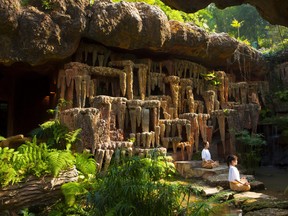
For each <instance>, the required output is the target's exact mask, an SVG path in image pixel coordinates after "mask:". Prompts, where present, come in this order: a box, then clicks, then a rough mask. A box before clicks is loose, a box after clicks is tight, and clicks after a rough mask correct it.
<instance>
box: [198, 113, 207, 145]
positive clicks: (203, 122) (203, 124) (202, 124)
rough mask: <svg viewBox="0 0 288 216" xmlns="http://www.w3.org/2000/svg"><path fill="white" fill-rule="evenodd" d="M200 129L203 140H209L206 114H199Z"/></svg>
mask: <svg viewBox="0 0 288 216" xmlns="http://www.w3.org/2000/svg"><path fill="white" fill-rule="evenodd" d="M198 122H199V129H200V133H201V137H202V139H203V141H207V134H206V114H202V113H201V114H198Z"/></svg>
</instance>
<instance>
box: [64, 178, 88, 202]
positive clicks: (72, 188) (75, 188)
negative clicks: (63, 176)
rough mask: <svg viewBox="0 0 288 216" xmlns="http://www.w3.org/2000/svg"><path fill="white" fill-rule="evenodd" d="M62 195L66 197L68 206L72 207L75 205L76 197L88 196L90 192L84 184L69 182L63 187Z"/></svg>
mask: <svg viewBox="0 0 288 216" xmlns="http://www.w3.org/2000/svg"><path fill="white" fill-rule="evenodd" d="M61 190H62V193H63V194H64V196H65V202H66V204H67V205H68V206H69V207H71V206H73V205H74V204H75V201H76V196H78V195H83V194H86V193H87V192H88V191H87V190H86V188H85V187H84V184H81V183H78V182H68V183H66V184H63V185H62V186H61Z"/></svg>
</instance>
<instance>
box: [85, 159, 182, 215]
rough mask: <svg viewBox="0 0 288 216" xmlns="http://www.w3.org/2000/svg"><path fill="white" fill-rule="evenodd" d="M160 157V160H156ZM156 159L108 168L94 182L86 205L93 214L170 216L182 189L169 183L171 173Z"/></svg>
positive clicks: (176, 205)
mask: <svg viewBox="0 0 288 216" xmlns="http://www.w3.org/2000/svg"><path fill="white" fill-rule="evenodd" d="M160 158H161V157H160ZM160 158H159V157H157V158H154V157H152V158H142V159H141V158H139V157H133V158H128V159H127V160H126V161H125V162H123V164H122V165H117V166H114V165H112V166H110V168H109V170H108V172H107V174H106V175H105V176H103V177H102V178H101V180H99V181H98V185H97V188H96V190H95V191H94V192H91V193H89V197H88V202H89V204H90V207H91V210H93V212H94V214H95V215H110V214H112V215H160V216H161V215H173V214H174V211H176V212H179V211H180V209H181V202H182V200H181V199H180V198H181V196H182V195H183V193H185V188H184V187H182V186H180V185H178V184H169V183H167V182H165V181H163V180H161V179H164V178H167V177H168V176H169V172H170V171H171V169H170V168H168V170H170V171H167V165H168V164H169V162H165V161H163V160H162V159H160Z"/></svg>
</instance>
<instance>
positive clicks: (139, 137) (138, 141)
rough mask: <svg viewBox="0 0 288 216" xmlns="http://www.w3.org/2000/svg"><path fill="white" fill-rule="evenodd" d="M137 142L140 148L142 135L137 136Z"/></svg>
mask: <svg viewBox="0 0 288 216" xmlns="http://www.w3.org/2000/svg"><path fill="white" fill-rule="evenodd" d="M136 138H137V139H136V141H137V146H138V147H140V145H141V133H137V134H136Z"/></svg>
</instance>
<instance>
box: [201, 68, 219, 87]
mask: <svg viewBox="0 0 288 216" xmlns="http://www.w3.org/2000/svg"><path fill="white" fill-rule="evenodd" d="M200 76H201V77H202V78H203V79H204V80H205V81H206V82H207V83H208V84H209V85H213V86H218V85H220V84H221V82H220V80H219V79H218V78H217V75H216V73H215V72H214V71H211V72H208V73H202V74H200Z"/></svg>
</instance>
